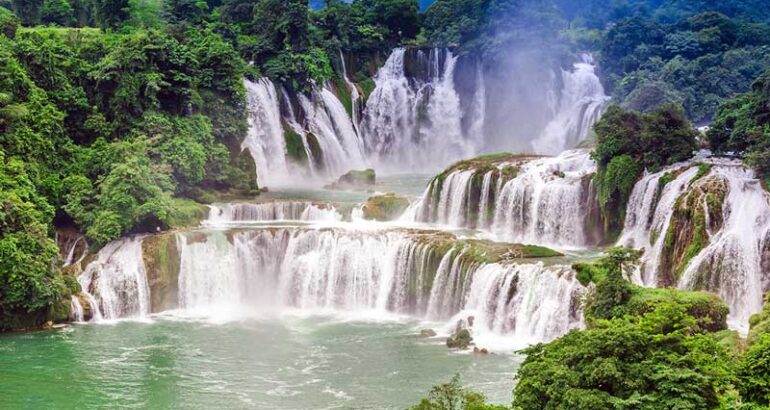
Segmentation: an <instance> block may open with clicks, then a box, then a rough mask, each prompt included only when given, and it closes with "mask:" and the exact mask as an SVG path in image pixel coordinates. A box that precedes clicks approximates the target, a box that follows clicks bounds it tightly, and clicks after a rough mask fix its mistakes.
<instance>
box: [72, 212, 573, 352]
mask: <svg viewBox="0 0 770 410" xmlns="http://www.w3.org/2000/svg"><path fill="white" fill-rule="evenodd" d="M544 250H545V248H537V247H528V246H522V245H515V244H500V243H489V242H486V241H472V240H465V241H458V240H457V239H456V238H455V237H454V236H453V235H451V234H447V233H442V232H437V231H415V230H374V231H373V230H361V231H358V230H350V229H329V228H325V229H313V228H306V227H305V228H302V227H279V228H262V229H232V230H225V231H221V230H198V231H190V232H182V233H168V234H161V235H153V236H149V237H144V238H141V237H140V238H129V239H124V240H121V241H118V242H114V243H112V244H110V245H108V246H107V247H105V248H104V249H103V250H102V251H101V252H100V253H99V255H98V257H97V260H96V261H95V262H93V263H92V264H90V265H89V266H88V267H87V268H86V270H85V271H84V273H83V274H82V275H81V276H80V283H81V285H82V286H83V289H84V291H86V292H87V293H88V294H89V295H90V296H91V298H92V301H93V302H92V303H93V304H94V305H95V306H96V307H97V309H95V310H96V311H98V312H97V313H95V315H94V316H95V317H96V318H104V319H118V318H127V317H140V318H141V317H145V316H147V315H149V314H150V313H155V312H160V311H164V310H168V309H182V310H183V311H185V312H189V313H192V314H196V315H203V316H209V315H212V316H216V315H238V314H244V313H247V312H250V311H254V310H258V309H275V308H279V309H281V308H292V309H295V308H298V309H302V310H307V311H312V312H319V311H326V310H329V311H344V312H360V313H366V312H368V313H372V314H375V315H376V314H390V313H395V314H403V315H409V316H412V317H416V318H420V319H426V320H438V321H446V320H449V319H450V318H453V317H454V316H457V315H458V314H461V315H462V316H463V317H467V316H474V317H475V318H476V323H478V325H477V326H478V328H481V329H482V330H484V331H488V332H492V333H496V334H501V335H510V336H513V337H515V338H516V339H517V340H520V341H522V343H533V342H540V341H547V340H551V339H553V338H555V337H558V336H560V335H562V334H564V333H565V332H567V331H569V330H570V329H572V328H576V327H580V326H582V314H581V307H580V301H581V299H582V295H583V294H584V291H585V289H584V288H583V287H582V286H581V285H580V283H579V282H578V281H577V280H576V279H575V275H574V272H573V271H572V270H571V268H569V267H566V266H560V265H546V264H545V263H543V262H542V261H531V262H530V261H528V260H527V259H526V257H527V256H531V255H535V254H543V252H544ZM552 254H554V255H555V254H557V253H552ZM129 261H130V263H128V262H129Z"/></svg>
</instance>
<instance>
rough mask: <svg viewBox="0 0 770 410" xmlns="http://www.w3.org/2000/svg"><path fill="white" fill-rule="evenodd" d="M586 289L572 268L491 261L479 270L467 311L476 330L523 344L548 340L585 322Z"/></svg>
mask: <svg viewBox="0 0 770 410" xmlns="http://www.w3.org/2000/svg"><path fill="white" fill-rule="evenodd" d="M506 290H507V291H506ZM584 294H585V288H584V287H582V286H581V285H580V283H579V282H578V281H577V280H576V279H575V276H574V272H572V271H571V270H570V269H567V268H563V269H559V268H555V269H554V268H548V267H545V266H544V265H543V263H542V262H540V263H532V264H513V265H499V264H490V265H486V266H483V267H482V268H481V269H479V270H478V271H477V272H476V273H475V279H474V280H473V284H472V286H471V288H470V292H469V295H468V301H467V303H466V304H465V307H464V309H463V315H464V316H468V315H473V316H474V318H475V323H476V324H475V325H474V327H475V328H476V330H477V331H479V330H481V331H482V332H484V331H486V332H493V333H496V334H501V335H507V336H510V337H511V338H513V339H516V340H517V341H518V342H520V344H522V345H527V344H532V343H538V342H548V341H551V340H553V339H555V338H557V337H559V336H562V335H563V334H564V333H566V332H567V331H568V330H570V329H576V328H580V327H582V326H583V316H582V314H581V313H582V312H581V309H580V306H581V301H582V298H583V295H584Z"/></svg>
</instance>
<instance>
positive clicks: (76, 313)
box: [70, 296, 85, 322]
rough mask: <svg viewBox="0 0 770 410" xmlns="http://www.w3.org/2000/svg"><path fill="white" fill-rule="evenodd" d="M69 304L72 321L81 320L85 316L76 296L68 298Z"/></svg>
mask: <svg viewBox="0 0 770 410" xmlns="http://www.w3.org/2000/svg"><path fill="white" fill-rule="evenodd" d="M70 306H71V307H72V315H71V318H72V321H73V322H82V321H83V320H84V318H85V314H84V313H83V305H81V304H80V299H78V297H77V296H72V298H71V299H70Z"/></svg>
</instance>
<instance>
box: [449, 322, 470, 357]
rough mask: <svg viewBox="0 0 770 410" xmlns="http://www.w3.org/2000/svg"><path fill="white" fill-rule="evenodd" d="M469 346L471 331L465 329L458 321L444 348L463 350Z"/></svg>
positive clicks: (463, 323) (463, 324) (462, 323)
mask: <svg viewBox="0 0 770 410" xmlns="http://www.w3.org/2000/svg"><path fill="white" fill-rule="evenodd" d="M471 345H473V336H471V331H470V330H468V328H467V327H465V322H463V321H462V320H458V321H457V327H456V328H455V332H454V333H453V334H452V336H449V338H447V340H446V346H447V347H448V348H450V349H461V350H465V349H467V348H468V347H469V346H471Z"/></svg>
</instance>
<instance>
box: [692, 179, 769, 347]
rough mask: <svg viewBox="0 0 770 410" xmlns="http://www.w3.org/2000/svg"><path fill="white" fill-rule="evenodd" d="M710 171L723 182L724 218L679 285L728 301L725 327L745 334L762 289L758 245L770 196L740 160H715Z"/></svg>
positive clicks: (763, 246) (764, 232)
mask: <svg viewBox="0 0 770 410" xmlns="http://www.w3.org/2000/svg"><path fill="white" fill-rule="evenodd" d="M711 174H712V175H713V176H715V177H718V178H721V179H723V180H724V181H726V182H727V189H728V192H727V196H726V198H725V201H724V204H723V205H722V209H723V219H724V224H723V226H722V229H720V230H719V231H718V232H715V233H714V234H713V235H711V237H710V238H709V245H708V246H706V248H705V249H703V250H702V251H701V252H700V253H698V255H697V256H696V257H695V258H693V260H692V261H691V262H690V264H689V266H688V268H687V270H685V272H684V273H683V275H682V278H681V279H680V281H679V287H680V288H682V289H705V290H709V291H712V292H716V293H718V294H719V296H720V297H721V298H722V300H724V301H725V303H727V305H728V306H729V307H730V314H729V315H728V317H727V320H728V324H729V325H730V327H732V328H735V329H738V330H740V331H741V333H743V334H746V333H747V332H748V322H749V317H750V316H751V315H752V314H754V313H757V312H759V311H761V310H762V295H763V294H764V292H765V291H767V290H768V287H767V277H766V276H767V274H766V273H765V272H766V270H765V269H763V266H765V265H763V256H764V255H763V250H765V249H766V247H767V245H768V243H767V240H768V234H769V233H770V202H769V201H770V197H769V196H768V194H767V192H765V191H764V190H763V189H762V187H761V186H760V182H759V180H757V179H756V178H755V176H754V173H753V172H752V171H750V170H747V169H745V168H744V167H742V166H740V165H734V166H717V167H714V169H713V170H712V173H711ZM765 262H766V261H765Z"/></svg>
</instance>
